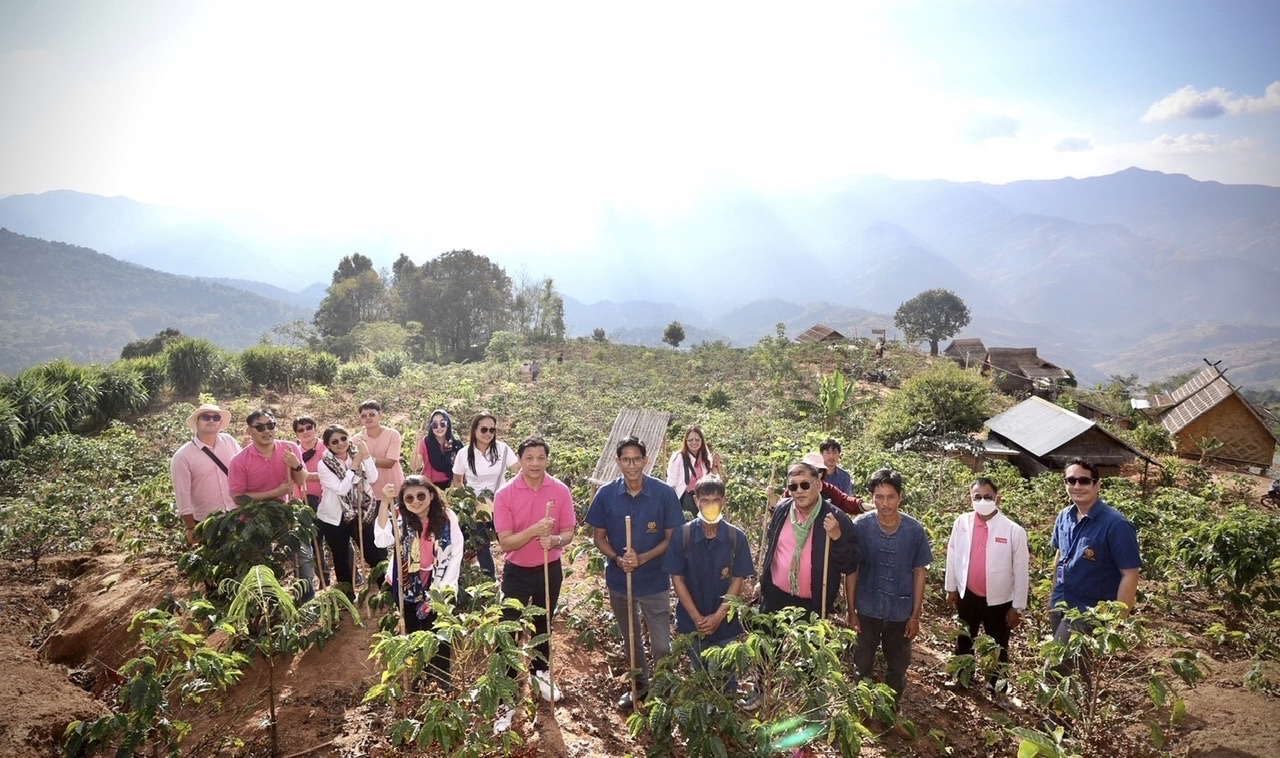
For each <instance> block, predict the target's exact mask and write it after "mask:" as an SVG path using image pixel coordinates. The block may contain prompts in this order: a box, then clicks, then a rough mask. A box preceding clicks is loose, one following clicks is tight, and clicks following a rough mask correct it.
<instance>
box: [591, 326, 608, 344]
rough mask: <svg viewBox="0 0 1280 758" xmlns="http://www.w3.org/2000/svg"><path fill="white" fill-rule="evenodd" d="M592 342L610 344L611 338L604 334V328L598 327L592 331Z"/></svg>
mask: <svg viewBox="0 0 1280 758" xmlns="http://www.w3.org/2000/svg"><path fill="white" fill-rule="evenodd" d="M591 340H592V341H593V342H608V341H609V337H608V336H607V335H606V334H605V333H604V327H602V326H597V327H596V328H595V329H593V330H591Z"/></svg>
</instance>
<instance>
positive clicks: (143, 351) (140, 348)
mask: <svg viewBox="0 0 1280 758" xmlns="http://www.w3.org/2000/svg"><path fill="white" fill-rule="evenodd" d="M184 337H186V335H185V334H183V333H182V332H181V331H180V330H178V329H174V328H173V327H168V328H167V329H161V330H160V331H158V332H156V333H155V335H153V336H151V337H143V338H141V339H136V340H134V341H132V342H130V343H128V344H126V345H125V346H124V347H123V348H121V349H120V357H121V358H145V357H147V356H148V355H159V354H161V353H163V352H164V349H165V348H166V347H168V346H169V343H170V342H174V341H177V340H180V339H183V338H184Z"/></svg>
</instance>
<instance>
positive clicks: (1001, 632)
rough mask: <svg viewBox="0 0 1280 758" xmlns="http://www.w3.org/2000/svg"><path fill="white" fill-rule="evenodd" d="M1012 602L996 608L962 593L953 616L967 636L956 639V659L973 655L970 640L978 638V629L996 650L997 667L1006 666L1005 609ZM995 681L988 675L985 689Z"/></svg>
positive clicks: (970, 593) (995, 678)
mask: <svg viewBox="0 0 1280 758" xmlns="http://www.w3.org/2000/svg"><path fill="white" fill-rule="evenodd" d="M1011 608H1013V601H1012V600H1010V601H1009V602H1007V603H1000V604H999V605H987V599H986V598H985V597H983V596H982V595H979V594H978V593H976V592H966V593H964V597H961V598H960V600H959V602H958V603H957V605H956V613H957V614H959V616H960V621H961V623H963V624H964V626H965V629H966V630H968V632H969V633H968V635H961V636H960V637H957V638H956V655H969V654H970V653H972V652H973V638H974V637H977V636H978V627H979V626H981V627H982V631H984V632H986V634H987V636H989V637H991V639H993V640H995V641H996V644H997V645H999V646H1000V663H1001V664H1002V667H1003V666H1008V665H1009V618H1008V613H1009V609H1011ZM997 679H998V677H997V676H996V675H994V674H992V675H991V676H990V677H988V678H987V685H988V686H990V687H994V686H995V683H996V680H997Z"/></svg>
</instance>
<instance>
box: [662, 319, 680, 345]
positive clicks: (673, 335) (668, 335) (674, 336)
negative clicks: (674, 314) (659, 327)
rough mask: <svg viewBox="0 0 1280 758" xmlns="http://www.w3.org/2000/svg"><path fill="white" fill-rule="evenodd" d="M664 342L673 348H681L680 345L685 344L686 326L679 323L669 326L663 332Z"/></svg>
mask: <svg viewBox="0 0 1280 758" xmlns="http://www.w3.org/2000/svg"><path fill="white" fill-rule="evenodd" d="M662 341H663V342H665V343H667V344H668V345H670V346H672V347H680V343H681V342H684V325H683V324H681V323H680V322H679V321H672V322H671V323H670V324H667V328H666V329H665V330H664V331H663V332H662Z"/></svg>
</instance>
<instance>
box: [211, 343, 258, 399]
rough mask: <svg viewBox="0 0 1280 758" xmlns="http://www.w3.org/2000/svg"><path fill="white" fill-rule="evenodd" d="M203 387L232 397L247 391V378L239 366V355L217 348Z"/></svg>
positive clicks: (218, 394)
mask: <svg viewBox="0 0 1280 758" xmlns="http://www.w3.org/2000/svg"><path fill="white" fill-rule="evenodd" d="M204 389H205V391H207V392H209V393H211V394H214V395H217V396H220V397H234V396H236V395H243V394H246V393H247V392H249V389H250V386H249V380H248V379H247V378H245V375H244V370H243V369H242V368H241V367H240V358H239V356H237V355H235V354H234V353H228V352H226V351H225V350H219V351H218V353H217V355H216V356H214V360H213V368H211V369H210V370H209V376H208V378H207V379H206V381H205V383H204Z"/></svg>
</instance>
